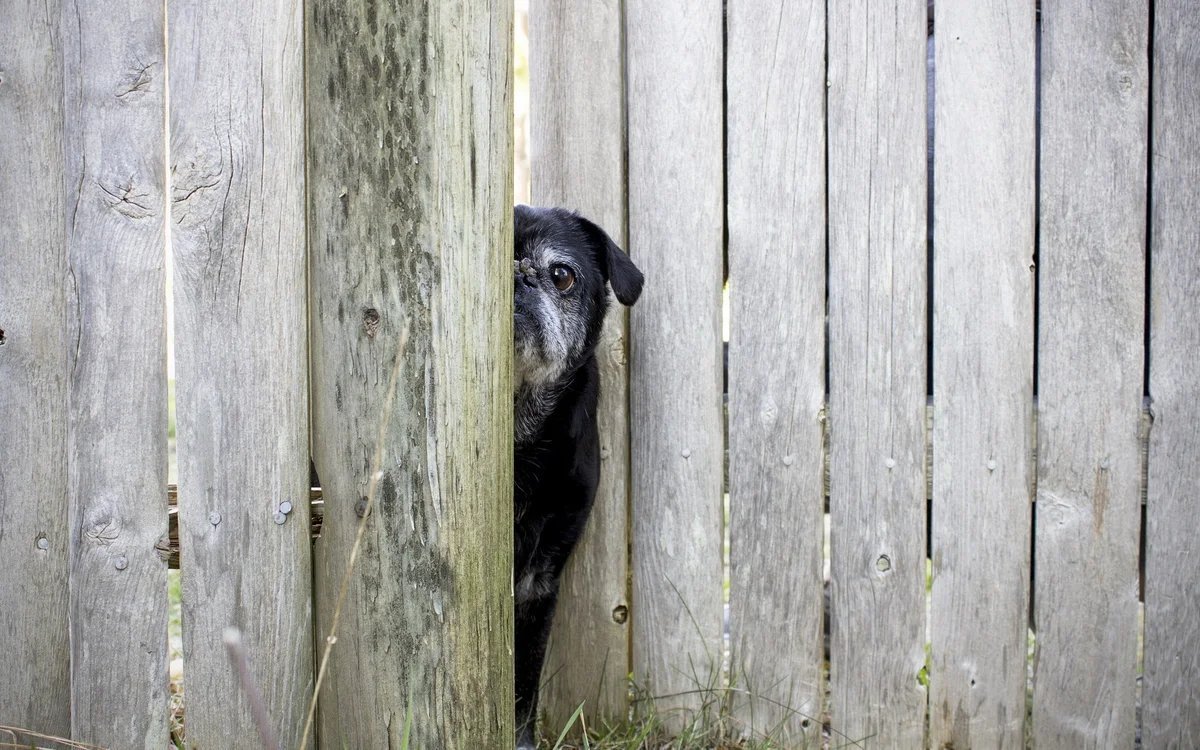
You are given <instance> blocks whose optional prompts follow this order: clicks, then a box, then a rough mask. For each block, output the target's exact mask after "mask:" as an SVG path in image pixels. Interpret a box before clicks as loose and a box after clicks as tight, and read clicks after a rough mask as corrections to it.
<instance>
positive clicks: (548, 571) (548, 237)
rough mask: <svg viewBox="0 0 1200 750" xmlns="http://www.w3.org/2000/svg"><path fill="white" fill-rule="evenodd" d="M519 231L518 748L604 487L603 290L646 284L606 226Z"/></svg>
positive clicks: (566, 220) (528, 741)
mask: <svg viewBox="0 0 1200 750" xmlns="http://www.w3.org/2000/svg"><path fill="white" fill-rule="evenodd" d="M514 235H515V248H514V258H513V284H514V299H513V345H514V361H513V391H514V393H513V401H514V467H513V468H514V486H513V595H514V606H515V628H516V633H515V635H516V654H515V661H516V663H515V665H514V666H515V683H516V684H515V687H516V725H517V748H518V750H532V749H533V748H534V747H535V744H536V743H535V741H534V724H535V722H536V721H537V701H538V687H539V681H540V679H541V672H542V662H543V660H544V658H545V655H546V639H547V638H548V636H549V635H550V624H551V621H552V619H553V617H554V607H555V604H556V603H557V601H558V587H559V580H560V577H561V575H562V570H563V566H564V565H565V564H566V562H567V558H568V556H569V555H570V554H571V550H573V549H574V548H575V544H576V542H578V541H579V537H580V535H581V534H582V533H583V529H584V525H585V524H586V523H587V519H588V515H589V513H590V512H591V509H592V502H593V500H594V499H595V497H596V485H597V483H598V482H599V479H600V440H599V436H598V434H597V429H596V404H597V401H598V398H599V395H600V382H599V369H598V367H597V365H596V355H595V350H596V343H597V342H598V341H599V338H600V330H601V327H602V326H603V324H604V317H605V315H606V314H607V312H608V309H609V289H610V288H611V290H612V294H613V296H615V297H616V298H617V300H618V301H619V302H621V303H622V304H624V305H626V306H628V305H632V304H633V303H634V302H636V301H637V298H638V296H639V295H640V294H641V292H642V282H643V276H642V272H641V271H639V270H638V268H637V266H635V265H634V264H633V261H631V260H630V259H629V256H628V255H626V254H625V252H624V251H623V250H621V248H619V247H617V244H616V243H615V242H613V241H612V239H611V238H610V237H609V236H608V234H607V233H605V231H604V230H603V229H601V228H600V227H598V226H596V225H595V224H593V223H592V222H591V221H589V220H587V219H585V218H583V217H582V216H579V215H578V214H575V213H572V212H570V211H566V210H564V209H561V208H534V207H531V206H517V207H516V209H515V225H514Z"/></svg>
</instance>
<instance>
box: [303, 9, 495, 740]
mask: <svg viewBox="0 0 1200 750" xmlns="http://www.w3.org/2000/svg"><path fill="white" fill-rule="evenodd" d="M309 7H310V13H309V16H308V23H307V30H308V31H307V33H308V49H309V56H308V82H309V83H308V103H309V107H308V133H309V138H310V142H309V150H308V168H309V177H310V182H309V184H310V188H311V189H310V194H309V211H310V216H311V218H312V225H311V227H310V229H311V233H310V237H311V243H312V248H313V253H312V259H311V262H312V281H313V287H312V301H313V321H312V322H313V341H312V343H313V369H312V374H313V394H312V399H313V410H314V411H313V417H314V420H313V426H314V443H313V450H314V459H315V461H316V466H317V471H318V473H319V474H320V477H321V481H322V486H323V488H324V490H325V508H326V510H325V527H324V528H325V530H324V532H323V534H322V537H321V539H320V540H319V541H318V543H317V548H316V576H315V580H316V601H317V616H318V625H319V632H320V633H321V634H325V633H327V632H328V630H329V627H330V623H331V620H332V618H333V616H334V606H335V601H336V599H337V596H338V587H339V584H340V581H341V579H342V576H343V573H344V572H345V570H346V566H347V559H348V556H349V553H350V549H351V545H352V543H353V540H354V536H355V532H356V529H357V526H358V521H359V515H358V513H356V508H358V509H360V510H361V506H360V505H359V503H360V501H361V500H360V499H361V498H363V497H364V496H365V495H366V494H367V482H368V479H369V477H368V473H369V471H368V467H369V466H370V465H371V457H372V455H373V453H374V451H375V442H376V439H377V437H376V436H377V435H378V434H379V421H380V416H381V405H382V403H383V400H384V398H385V390H386V387H387V384H388V381H389V376H390V373H391V372H392V368H393V364H394V363H395V361H396V357H397V356H399V357H400V358H401V363H400V365H401V368H402V369H401V371H400V380H399V386H398V390H397V393H396V402H395V406H394V408H393V411H392V414H391V417H390V419H391V421H390V425H389V428H388V430H387V432H386V434H385V435H384V443H383V454H382V455H383V464H382V469H381V472H382V479H381V481H380V485H379V488H380V489H379V497H378V498H377V499H376V504H375V506H374V510H373V511H372V512H371V514H370V516H368V518H369V521H368V523H367V526H366V532H365V534H366V535H365V538H364V543H363V546H362V548H361V549H360V553H359V558H358V563H357V569H356V570H355V571H354V574H353V578H352V579H351V585H350V588H349V594H348V596H347V598H346V600H345V606H344V608H343V610H342V616H341V625H340V632H339V633H338V643H337V646H336V648H335V649H334V651H333V655H332V658H331V661H330V666H329V674H328V677H327V679H326V682H325V684H324V686H323V688H322V690H321V693H320V704H319V705H320V718H319V737H320V739H321V741H322V743H323V744H328V745H333V746H339V745H341V744H345V745H347V746H349V747H392V746H400V741H401V737H402V735H403V734H405V732H407V731H409V728H410V729H411V733H412V735H411V747H445V748H482V747H503V746H506V745H508V746H511V743H512V740H513V692H512V685H513V675H512V648H513V629H512V628H513V626H512V617H513V611H512V606H513V602H512V481H513V478H512V468H513V467H512V460H513V459H512V436H513V432H512V409H513V402H512V386H511V369H510V362H511V353H510V352H511V349H510V347H511V342H512V257H513V255H512V242H513V228H512V190H513V188H512V184H513V181H512V142H513V141H512V132H513V131H512V127H513V124H512V84H511V81H512V74H511V58H510V50H511V47H512V31H513V27H512V23H513V20H512V14H513V5H512V3H511V2H510V1H507V0H491V2H483V3H480V2H462V1H459V2H447V3H443V2H425V1H424V0H405V1H404V2H398V3H393V4H382V5H379V6H376V5H375V3H366V4H360V3H343V2H342V1H341V0H319V1H318V2H315V3H312V4H311V5H310V6H309ZM405 329H407V331H408V345H407V349H406V350H405V351H402V352H399V354H398V352H397V344H398V340H399V339H400V336H401V332H402V331H403V330H405ZM409 722H410V723H409Z"/></svg>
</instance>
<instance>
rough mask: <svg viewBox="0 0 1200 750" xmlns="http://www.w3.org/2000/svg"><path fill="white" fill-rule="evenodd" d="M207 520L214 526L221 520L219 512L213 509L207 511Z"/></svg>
mask: <svg viewBox="0 0 1200 750" xmlns="http://www.w3.org/2000/svg"><path fill="white" fill-rule="evenodd" d="M208 522H209V523H211V524H212V525H213V526H216V525H217V524H219V523H220V522H221V514H220V513H218V512H216V511H215V510H214V511H213V512H212V513H209V514H208Z"/></svg>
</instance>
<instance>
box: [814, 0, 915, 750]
mask: <svg viewBox="0 0 1200 750" xmlns="http://www.w3.org/2000/svg"><path fill="white" fill-rule="evenodd" d="M925 42H926V22H925V1H924V0H896V1H895V2H890V3H875V2H870V1H869V0H844V1H839V2H836V3H833V4H831V5H830V7H829V120H828V122H829V125H828V128H829V130H828V138H829V400H830V406H829V411H830V455H829V462H830V472H829V473H830V477H829V493H830V497H829V513H830V548H831V549H830V552H831V560H830V575H831V587H832V592H831V599H830V608H831V611H830V630H831V632H830V637H831V643H830V651H831V654H830V659H831V663H830V678H829V679H830V715H831V723H832V727H833V729H834V730H836V731H837V732H839V733H840V735H844V736H840V735H839V737H838V738H837V739H835V743H837V744H841V743H844V742H847V741H849V740H851V739H853V740H859V739H863V738H869V739H867V740H866V744H867V745H868V746H870V747H921V746H922V745H923V744H924V739H925V706H926V697H927V696H926V692H925V688H924V687H923V686H922V685H921V683H920V682H919V681H918V679H917V675H918V673H919V672H920V670H921V669H922V667H924V666H925V401H926V399H925V355H926V331H925V320H926V318H925V315H926V171H925V164H926V162H925V159H926V152H925V146H926V140H925V136H926V122H925V101H926V90H925ZM881 613H887V615H886V616H881Z"/></svg>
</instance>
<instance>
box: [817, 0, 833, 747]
mask: <svg viewBox="0 0 1200 750" xmlns="http://www.w3.org/2000/svg"><path fill="white" fill-rule="evenodd" d="M824 10H825V49H824V53H823V54H824V63H825V70H824V75H823V78H824V81H825V86H823V87H822V89H821V91H822V94H821V121H822V125H823V130H824V138H825V143H824V164H823V165H822V166H823V173H824V182H825V184H824V224H825V276H824V277H823V278H824V279H825V290H824V297H825V336H824V338H825V342H824V343H825V346H824V350H825V352H824V376H825V409H824V411H825V419H824V420H823V421H822V423H821V424H822V427H821V430H822V435H821V445H822V450H821V454H822V461H821V499H822V505H823V508H822V514H821V527H822V528H821V560H822V575H821V579H822V580H821V644H822V645H821V668H820V669H819V670H818V675H819V677H818V679H819V684H820V695H821V706H820V708H821V714H820V715H821V735H820V738H819V739H818V742H821V741H824V739H825V738H827V737H832V736H833V717H832V715H831V712H830V711H831V708H832V707H831V706H830V702H829V685H830V670H831V668H832V663H833V654H832V652H831V648H830V646H831V638H832V634H833V627H832V622H831V609H832V608H831V607H830V595H831V593H832V588H831V586H830V582H829V581H827V580H825V576H824V567H825V561H826V560H829V559H831V553H832V550H831V541H830V537H829V533H828V532H829V528H830V523H829V522H830V515H829V510H830V508H829V495H827V494H826V493H825V476H826V468H827V466H828V462H829V451H828V450H827V448H828V436H829V416H830V415H829V2H828V0H826V2H825V8H824ZM831 573H832V571H831Z"/></svg>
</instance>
